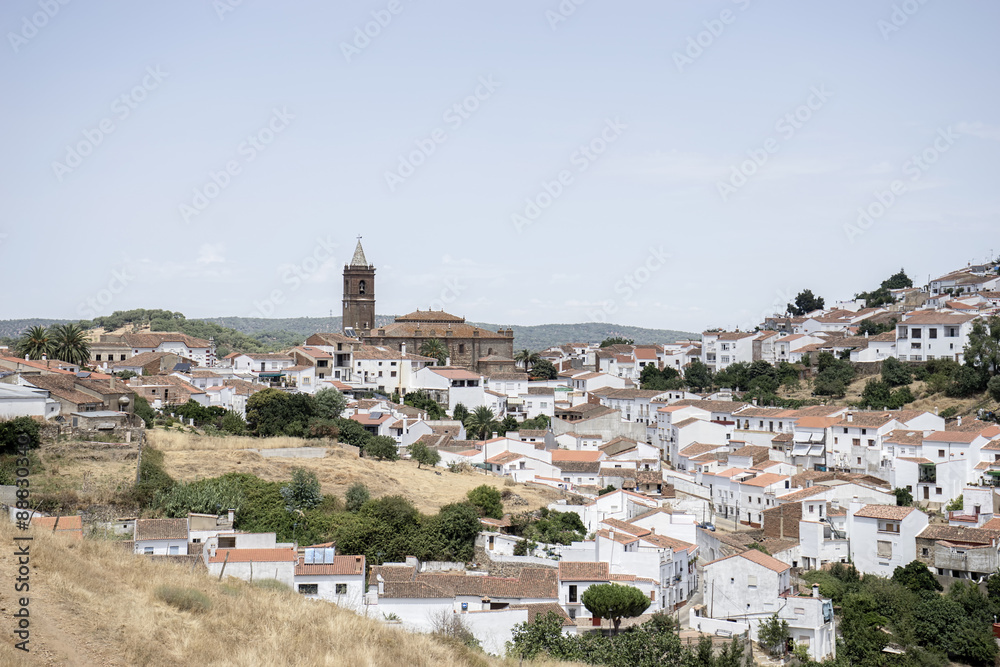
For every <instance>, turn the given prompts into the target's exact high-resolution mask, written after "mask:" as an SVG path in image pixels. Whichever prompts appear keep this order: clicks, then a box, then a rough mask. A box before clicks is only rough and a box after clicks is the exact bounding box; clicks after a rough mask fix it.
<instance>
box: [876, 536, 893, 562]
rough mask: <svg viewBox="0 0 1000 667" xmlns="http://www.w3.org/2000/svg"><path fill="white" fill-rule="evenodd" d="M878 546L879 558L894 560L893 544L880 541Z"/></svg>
mask: <svg viewBox="0 0 1000 667" xmlns="http://www.w3.org/2000/svg"><path fill="white" fill-rule="evenodd" d="M877 545H878V557H879V558H892V542H885V541H883V540H878V542H877Z"/></svg>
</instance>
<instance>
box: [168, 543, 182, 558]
mask: <svg viewBox="0 0 1000 667" xmlns="http://www.w3.org/2000/svg"><path fill="white" fill-rule="evenodd" d="M180 552H181V548H180V547H179V546H176V545H175V546H172V547H170V550H169V552H168V553H169V554H170V555H171V556H177V555H179V554H180Z"/></svg>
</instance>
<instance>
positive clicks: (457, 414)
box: [451, 403, 469, 424]
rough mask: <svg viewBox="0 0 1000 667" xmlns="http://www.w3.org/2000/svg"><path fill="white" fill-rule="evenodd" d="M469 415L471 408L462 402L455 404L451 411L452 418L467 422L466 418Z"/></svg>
mask: <svg viewBox="0 0 1000 667" xmlns="http://www.w3.org/2000/svg"><path fill="white" fill-rule="evenodd" d="M468 416H469V409H468V408H467V407H465V406H464V405H462V404H461V403H456V404H455V409H454V410H452V411H451V418H452V419H457V420H458V421H460V422H462V423H463V424H464V423H465V418H466V417H468Z"/></svg>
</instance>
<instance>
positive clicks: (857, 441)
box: [851, 438, 861, 447]
mask: <svg viewBox="0 0 1000 667" xmlns="http://www.w3.org/2000/svg"><path fill="white" fill-rule="evenodd" d="M851 444H852V445H854V446H855V447H860V446H861V438H852V439H851Z"/></svg>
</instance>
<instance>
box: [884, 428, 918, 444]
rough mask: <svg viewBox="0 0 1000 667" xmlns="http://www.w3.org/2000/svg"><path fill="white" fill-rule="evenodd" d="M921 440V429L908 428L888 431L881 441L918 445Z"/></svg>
mask: <svg viewBox="0 0 1000 667" xmlns="http://www.w3.org/2000/svg"><path fill="white" fill-rule="evenodd" d="M923 441H924V432H923V431H911V430H908V429H896V430H895V431H889V434H888V435H886V436H885V437H884V438H882V442H885V443H889V444H893V445H920V444H922V443H923Z"/></svg>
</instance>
